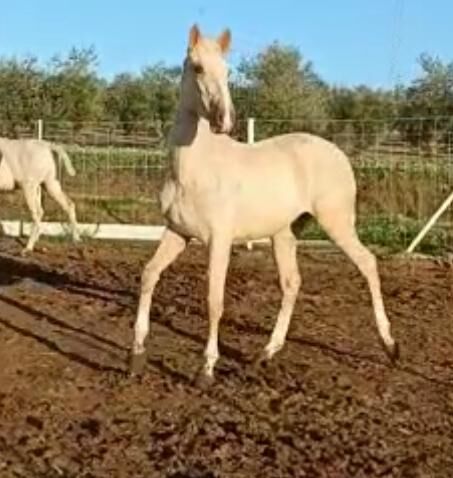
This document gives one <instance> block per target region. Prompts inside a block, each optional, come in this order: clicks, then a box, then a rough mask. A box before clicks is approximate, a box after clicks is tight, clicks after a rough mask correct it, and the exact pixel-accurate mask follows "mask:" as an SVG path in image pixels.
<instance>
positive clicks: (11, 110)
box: [0, 57, 45, 136]
mask: <svg viewBox="0 0 453 478" xmlns="http://www.w3.org/2000/svg"><path fill="white" fill-rule="evenodd" d="M44 76H45V74H44V71H43V70H42V69H41V68H40V67H39V66H38V63H37V60H36V58H34V57H30V58H26V59H24V60H22V61H19V60H17V59H15V58H13V59H2V60H0V105H1V106H0V120H1V121H2V123H3V124H4V125H5V126H6V128H5V129H6V133H7V134H9V135H12V136H17V135H18V134H19V129H20V127H21V126H28V127H30V126H31V125H32V122H33V120H35V119H36V118H38V117H39V113H40V111H41V109H42V102H43V98H42V95H43V82H44Z"/></svg>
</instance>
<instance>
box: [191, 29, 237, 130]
mask: <svg viewBox="0 0 453 478" xmlns="http://www.w3.org/2000/svg"><path fill="white" fill-rule="evenodd" d="M230 44H231V33H230V31H229V30H225V31H224V32H223V33H222V34H221V35H220V36H219V37H218V38H217V39H212V38H207V37H204V36H203V35H202V34H201V32H200V30H199V28H198V26H197V25H194V26H193V27H192V28H191V30H190V33H189V45H188V48H187V56H186V59H185V61H184V75H183V83H182V90H183V91H182V93H183V97H184V101H185V102H187V103H186V106H187V107H189V108H190V109H191V110H192V111H193V112H194V113H196V114H198V115H200V116H203V117H205V118H207V119H208V121H209V124H210V126H211V129H212V131H213V132H215V133H229V132H230V131H231V130H232V128H233V124H234V116H235V113H234V107H233V103H232V101H231V96H230V90H229V87H228V66H227V63H226V61H225V55H226V53H227V52H228V50H229V47H230Z"/></svg>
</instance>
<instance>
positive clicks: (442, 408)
mask: <svg viewBox="0 0 453 478" xmlns="http://www.w3.org/2000/svg"><path fill="white" fill-rule="evenodd" d="M43 244H44V245H45V246H46V247H47V250H46V251H43V252H37V253H36V254H34V255H33V256H32V257H30V258H28V259H26V260H25V259H22V258H19V251H20V245H19V244H17V243H16V242H14V241H12V240H8V239H5V238H3V239H2V240H1V242H0V364H1V366H0V476H1V477H2V478H9V477H30V478H39V477H46V478H47V477H49V478H53V477H55V478H57V477H147V478H149V477H168V478H170V477H171V478H177V477H178V478H183V477H188V478H210V477H244V478H245V477H247V478H248V477H261V476H262V477H268V478H274V477H275V478H276V477H303V476H304V477H331V478H350V477H405V478H406V477H445V478H447V477H451V476H453V452H452V451H453V268H452V266H451V265H449V264H448V263H446V262H441V261H428V260H419V261H410V262H409V261H406V260H402V259H397V258H393V259H383V260H382V261H381V262H380V267H381V272H382V281H383V291H384V295H385V300H386V304H387V307H388V312H389V315H390V317H391V320H392V321H393V324H394V334H395V336H396V337H397V338H398V339H399V341H400V343H401V349H402V350H401V351H402V361H401V363H400V365H398V366H397V367H391V366H390V365H389V361H388V359H387V358H386V356H385V355H384V353H383V351H382V349H381V347H380V345H379V343H378V341H377V339H376V333H375V327H374V323H373V316H372V311H371V307H370V301H369V296H368V292H367V288H366V285H365V282H364V280H363V279H362V278H361V276H360V275H359V274H358V272H357V271H356V269H355V268H354V266H352V265H351V264H350V263H349V262H348V261H347V260H346V259H344V258H343V256H342V255H339V254H332V253H325V252H322V251H300V253H299V263H300V266H301V271H302V274H303V291H302V293H301V294H300V297H299V300H298V303H297V306H296V310H295V314H294V317H293V321H292V324H291V328H290V333H289V338H288V342H287V344H286V346H285V348H284V350H283V351H282V352H281V353H280V354H279V355H278V356H276V357H275V360H274V361H273V362H272V363H270V364H268V365H266V366H263V367H261V368H258V369H256V368H253V367H252V366H251V364H250V359H251V357H252V356H253V354H254V353H255V352H256V351H258V350H259V349H260V348H261V347H263V346H264V345H265V343H266V341H267V339H268V336H269V334H270V331H271V329H272V326H273V324H274V320H275V316H276V313H277V310H278V306H279V299H280V294H279V290H278V282H277V276H276V271H275V266H274V264H273V261H272V258H271V255H270V251H269V249H268V248H265V247H263V248H257V249H255V250H253V251H251V252H248V251H247V250H245V249H239V248H238V249H235V251H234V253H233V257H232V263H231V268H230V273H229V277H228V283H227V293H226V311H225V316H224V319H223V321H222V323H221V332H220V335H221V353H222V358H221V360H220V361H219V363H218V367H217V381H216V383H215V384H214V385H213V386H212V387H211V388H210V389H208V390H207V391H202V390H200V389H198V388H197V387H196V386H195V385H194V384H193V378H194V376H195V374H196V372H197V370H198V367H199V365H200V363H201V356H202V350H203V346H204V342H205V339H206V334H207V320H206V318H205V315H204V293H205V292H204V291H205V265H206V262H205V254H204V250H203V249H201V248H199V247H198V246H195V245H194V246H190V247H189V249H188V250H187V251H186V252H185V253H184V255H183V256H182V257H181V258H180V259H179V260H178V262H177V263H176V264H174V265H173V266H172V267H171V268H170V269H169V270H168V271H166V272H165V273H164V275H163V277H162V280H161V282H160V284H159V286H158V288H157V290H156V294H155V302H154V307H153V309H152V313H151V319H152V336H151V338H150V340H149V341H148V350H149V362H148V364H147V368H146V372H145V374H144V376H143V377H142V378H141V379H130V378H128V377H127V376H126V375H125V371H126V364H127V356H128V349H129V345H130V341H131V337H132V323H133V319H134V314H135V308H136V304H137V299H136V292H137V286H138V279H139V275H140V272H141V269H142V266H143V264H144V262H145V260H146V258H147V257H148V255H149V253H150V249H152V247H151V246H149V245H132V244H116V245H114V244H107V243H96V244H94V243H85V244H83V245H82V246H77V247H75V246H72V245H70V244H68V243H65V242H64V243H45V242H41V243H40V245H41V246H42V245H43Z"/></svg>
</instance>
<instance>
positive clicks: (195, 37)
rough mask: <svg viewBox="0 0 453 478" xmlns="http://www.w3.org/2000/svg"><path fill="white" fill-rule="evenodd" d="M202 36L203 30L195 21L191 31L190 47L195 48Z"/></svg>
mask: <svg viewBox="0 0 453 478" xmlns="http://www.w3.org/2000/svg"><path fill="white" fill-rule="evenodd" d="M200 38H201V32H200V29H199V28H198V25H197V24H196V23H195V24H193V25H192V28H191V29H190V32H189V49H192V48H194V47H195V46H197V43H198V42H199V41H200Z"/></svg>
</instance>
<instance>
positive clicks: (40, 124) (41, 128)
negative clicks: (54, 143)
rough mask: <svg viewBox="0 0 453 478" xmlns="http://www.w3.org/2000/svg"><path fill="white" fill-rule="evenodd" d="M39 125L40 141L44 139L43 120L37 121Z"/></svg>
mask: <svg viewBox="0 0 453 478" xmlns="http://www.w3.org/2000/svg"><path fill="white" fill-rule="evenodd" d="M37 124H38V139H39V140H42V138H43V128H44V123H43V120H42V119H39V120H38V121H37Z"/></svg>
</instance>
